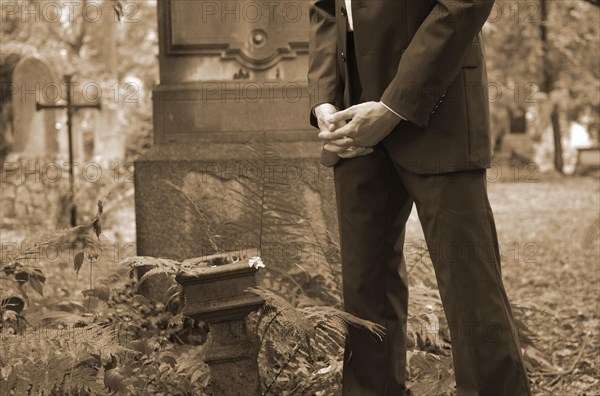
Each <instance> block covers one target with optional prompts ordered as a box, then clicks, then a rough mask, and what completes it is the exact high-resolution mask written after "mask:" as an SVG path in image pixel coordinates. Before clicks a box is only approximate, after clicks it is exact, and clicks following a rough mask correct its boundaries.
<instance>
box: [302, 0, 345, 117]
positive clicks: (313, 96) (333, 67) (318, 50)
mask: <svg viewBox="0 0 600 396" xmlns="http://www.w3.org/2000/svg"><path fill="white" fill-rule="evenodd" d="M309 18H310V36H309V56H308V95H309V104H310V123H311V124H312V125H313V126H314V127H318V124H317V119H316V117H315V116H314V114H313V111H312V110H313V109H314V107H315V106H317V105H319V104H321V103H331V104H335V105H338V104H337V103H336V92H337V32H336V21H335V0H310V5H309Z"/></svg>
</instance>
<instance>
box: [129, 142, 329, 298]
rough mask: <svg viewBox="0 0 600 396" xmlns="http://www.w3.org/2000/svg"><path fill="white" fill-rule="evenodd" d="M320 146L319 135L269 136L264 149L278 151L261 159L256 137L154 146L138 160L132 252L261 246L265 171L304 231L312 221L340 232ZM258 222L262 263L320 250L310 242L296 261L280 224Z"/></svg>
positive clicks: (200, 252) (196, 253)
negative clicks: (298, 137) (301, 139)
mask: <svg viewBox="0 0 600 396" xmlns="http://www.w3.org/2000/svg"><path fill="white" fill-rule="evenodd" d="M320 147H321V143H320V142H318V141H305V142H277V143H272V144H269V148H270V150H271V151H272V152H273V153H276V156H275V158H270V159H269V160H267V161H266V163H267V165H266V166H261V163H263V155H262V153H261V145H260V144H257V143H250V144H243V143H218V144H217V143H213V144H196V145H190V144H188V145H166V146H163V145H159V146H156V148H154V149H153V150H152V151H150V152H149V153H148V154H147V155H146V156H144V157H143V158H141V159H139V160H137V161H136V162H135V211H136V227H137V254H138V255H144V256H153V257H164V258H170V259H174V260H178V261H183V260H185V259H187V258H191V257H200V256H205V255H209V254H212V253H215V251H221V252H223V251H236V250H245V249H250V248H257V247H259V234H260V229H261V224H260V207H259V205H258V204H257V202H258V201H259V200H260V194H261V192H260V189H261V187H260V186H261V178H262V177H263V174H264V176H266V179H267V186H268V185H269V184H271V185H275V186H276V187H275V188H276V189H278V190H280V192H281V191H285V193H284V194H279V195H278V196H277V198H275V196H274V195H273V193H272V192H269V191H270V190H267V200H271V201H272V200H277V202H278V206H279V207H281V208H284V209H287V210H290V211H299V212H300V214H301V217H302V218H303V219H305V220H306V224H305V225H304V227H305V230H304V231H303V232H306V230H307V229H308V228H307V227H306V225H310V228H311V229H312V230H315V231H317V232H319V233H321V232H324V231H328V232H330V233H331V234H332V235H337V224H338V223H337V214H336V206H335V193H334V186H333V173H332V170H331V169H330V168H326V167H323V166H322V165H320V164H319V155H320ZM269 209H272V208H269ZM280 215H281V216H282V218H283V219H285V218H291V217H290V216H291V215H289V214H286V213H281V214H280ZM267 217H269V216H267ZM271 217H272V216H271ZM292 217H293V216H292ZM291 221H294V222H297V219H291ZM262 227H263V239H262V242H263V246H262V247H263V250H262V256H263V260H264V261H265V264H266V265H267V266H268V265H270V264H272V263H273V262H277V263H281V261H282V260H287V261H290V262H291V261H296V263H297V261H303V260H313V261H314V259H315V257H308V256H310V255H311V254H314V255H317V254H319V252H318V250H319V249H318V248H317V247H316V246H315V247H314V248H313V249H312V251H311V252H310V253H306V252H304V253H303V254H306V255H308V256H307V257H302V258H301V260H298V257H297V254H296V253H294V252H291V251H290V248H289V247H286V246H284V245H285V241H284V240H283V239H281V238H279V235H277V233H279V232H280V231H281V228H277V227H271V226H270V225H269V224H263V225H262ZM321 242H322V241H321ZM265 256H268V257H265ZM282 269H283V268H282ZM146 287H155V286H152V285H151V283H149V284H148V285H147V286H146Z"/></svg>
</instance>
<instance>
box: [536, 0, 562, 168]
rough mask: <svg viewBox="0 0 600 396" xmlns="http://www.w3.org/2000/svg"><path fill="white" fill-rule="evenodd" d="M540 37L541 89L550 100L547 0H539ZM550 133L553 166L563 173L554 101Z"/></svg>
mask: <svg viewBox="0 0 600 396" xmlns="http://www.w3.org/2000/svg"><path fill="white" fill-rule="evenodd" d="M540 17H541V23H540V38H541V40H542V50H543V58H542V59H543V64H542V71H543V81H542V86H541V91H542V92H545V93H546V94H547V95H548V100H552V96H551V95H550V92H552V90H553V89H554V75H553V74H552V69H551V67H549V66H550V62H551V61H550V57H549V53H550V42H549V41H548V25H547V24H548V1H547V0H540ZM550 117H551V122H552V135H553V138H554V168H556V170H557V171H558V172H560V173H563V150H562V135H561V130H560V114H559V109H558V106H557V104H556V103H553V104H552V113H551V116H550Z"/></svg>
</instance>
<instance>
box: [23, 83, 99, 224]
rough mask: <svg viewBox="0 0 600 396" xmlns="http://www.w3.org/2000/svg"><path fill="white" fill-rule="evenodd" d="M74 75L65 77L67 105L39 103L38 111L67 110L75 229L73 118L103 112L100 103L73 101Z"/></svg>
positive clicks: (37, 104) (71, 198) (71, 194)
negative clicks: (78, 113)
mask: <svg viewBox="0 0 600 396" xmlns="http://www.w3.org/2000/svg"><path fill="white" fill-rule="evenodd" d="M72 78H73V76H72V75H69V74H67V75H65V76H64V79H65V84H66V87H67V99H66V103H60V104H42V103H39V102H37V103H36V104H35V105H36V110H38V111H40V110H45V109H66V110H67V134H68V135H67V136H68V142H69V186H70V200H71V202H70V203H71V226H72V227H75V226H76V225H77V206H76V205H75V201H74V198H75V176H74V171H73V116H74V115H75V112H76V111H77V110H79V109H90V108H92V109H98V110H101V108H102V107H101V104H100V103H92V104H76V103H75V102H74V100H73V96H72V93H73V82H72Z"/></svg>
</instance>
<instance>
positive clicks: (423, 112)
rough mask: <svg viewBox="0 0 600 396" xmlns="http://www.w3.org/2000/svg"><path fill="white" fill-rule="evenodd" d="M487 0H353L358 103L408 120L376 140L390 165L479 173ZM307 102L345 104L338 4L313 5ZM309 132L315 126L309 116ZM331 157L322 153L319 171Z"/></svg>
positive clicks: (483, 160)
mask: <svg viewBox="0 0 600 396" xmlns="http://www.w3.org/2000/svg"><path fill="white" fill-rule="evenodd" d="M493 3H494V0H353V1H352V15H353V23H354V42H355V54H356V61H357V66H358V72H359V75H360V78H361V83H362V90H363V97H364V100H365V101H380V100H381V101H382V102H383V103H385V104H386V105H388V106H389V107H390V108H392V109H393V110H394V111H396V112H397V113H398V114H401V115H402V116H404V117H405V118H406V119H407V120H408V121H402V122H400V124H398V126H397V127H396V128H395V129H394V130H393V131H392V132H391V133H390V134H389V135H388V136H387V137H386V138H385V139H384V140H383V144H384V145H385V147H386V149H387V150H388V152H389V153H390V155H391V156H392V157H393V158H394V160H395V162H396V163H398V164H400V165H401V166H403V167H405V168H407V169H408V170H410V171H413V172H416V173H420V174H435V173H446V172H451V171H458V170H466V169H478V168H485V167H488V166H489V165H490V161H491V138H490V125H489V123H490V116H489V104H488V95H487V75H486V69H485V59H484V47H483V41H482V36H481V28H482V26H483V24H484V23H485V21H486V19H487V17H488V15H489V13H490V11H491V9H492V6H493ZM309 15H310V42H309V43H310V44H309V70H308V82H309V97H310V106H311V109H312V108H314V106H316V105H318V104H320V103H326V102H329V103H332V104H334V105H336V106H338V107H339V108H345V107H348V106H349V105H350V102H349V97H350V96H349V95H350V94H349V86H348V78H347V75H348V69H347V65H346V53H347V49H346V30H347V27H346V25H347V19H346V9H345V3H344V0H311V1H310V7H309ZM310 121H311V124H312V125H313V126H315V127H318V125H317V120H316V118H315V117H314V115H313V114H312V112H311V116H310ZM338 159H339V158H338V157H337V155H335V154H332V153H330V152H327V151H325V150H324V151H323V154H322V157H321V162H322V163H323V164H324V165H327V166H333V165H334V164H335V163H336V162H337V161H338Z"/></svg>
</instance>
